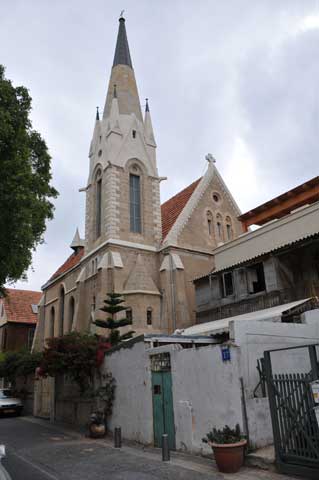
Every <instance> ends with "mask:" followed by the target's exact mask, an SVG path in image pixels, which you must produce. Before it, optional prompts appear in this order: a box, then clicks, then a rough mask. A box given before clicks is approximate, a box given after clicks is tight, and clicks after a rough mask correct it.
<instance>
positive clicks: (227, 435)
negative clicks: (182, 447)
mask: <svg viewBox="0 0 319 480" xmlns="http://www.w3.org/2000/svg"><path fill="white" fill-rule="evenodd" d="M203 442H204V443H208V445H210V446H211V447H212V449H213V452H214V457H215V461H216V464H217V467H218V470H219V471H220V472H223V473H236V472H238V470H239V469H240V467H241V466H242V465H243V463H244V453H245V447H246V445H247V440H245V439H244V438H243V435H242V434H241V432H240V428H239V425H238V424H237V425H236V427H235V428H234V429H231V428H230V427H229V426H228V425H226V426H225V427H224V428H223V429H221V430H217V429H216V428H213V430H212V431H210V432H208V433H207V434H206V437H204V438H203Z"/></svg>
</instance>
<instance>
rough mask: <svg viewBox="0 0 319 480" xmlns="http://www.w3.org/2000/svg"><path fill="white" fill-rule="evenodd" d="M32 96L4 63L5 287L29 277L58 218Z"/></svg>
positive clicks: (0, 276)
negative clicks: (45, 236)
mask: <svg viewBox="0 0 319 480" xmlns="http://www.w3.org/2000/svg"><path fill="white" fill-rule="evenodd" d="M30 112H31V97H30V95H29V93H28V90H27V89H26V88H25V87H14V86H13V85H12V83H11V81H10V80H8V79H6V78H5V75H4V67H3V66H2V65H0V171H1V182H0V199H1V210H0V292H2V293H4V284H5V283H6V282H13V281H16V280H18V279H20V278H24V277H25V272H26V270H27V269H28V267H29V266H30V264H31V261H32V251H33V250H34V249H35V247H36V246H37V245H38V244H39V243H41V242H42V240H43V233H44V231H45V222H46V220H47V219H52V218H53V210H54V207H53V204H52V203H51V202H50V200H49V199H50V198H56V197H57V195H58V192H57V191H56V190H55V189H54V188H53V187H52V186H51V185H50V181H51V169H50V160H51V158H50V155H49V153H48V149H47V146H46V143H45V141H44V140H43V139H42V137H41V136H40V134H39V133H38V132H36V131H35V130H33V129H32V124H31V120H30V118H29V117H30Z"/></svg>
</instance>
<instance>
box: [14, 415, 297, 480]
mask: <svg viewBox="0 0 319 480" xmlns="http://www.w3.org/2000/svg"><path fill="white" fill-rule="evenodd" d="M22 419H23V420H24V421H26V422H31V423H36V424H39V425H43V426H46V427H47V428H48V427H49V428H52V430H55V431H56V432H60V434H62V436H65V437H68V438H70V437H71V438H73V439H74V441H75V442H80V443H82V442H83V441H85V443H87V444H88V445H92V449H94V445H96V446H99V447H104V448H106V450H107V451H108V452H109V453H111V452H112V451H113V452H114V454H119V457H121V459H122V460H121V461H123V462H125V459H126V458H133V459H134V458H136V463H139V464H145V465H147V463H148V462H151V463H154V462H158V469H159V470H161V469H162V467H163V463H165V464H166V466H167V467H168V466H171V467H173V469H174V467H177V468H182V469H185V471H189V475H187V477H189V478H192V475H191V472H194V478H195V477H197V476H198V474H199V475H200V474H202V475H203V478H210V479H216V480H289V479H292V478H295V477H288V476H286V475H280V474H277V473H274V472H270V471H266V470H261V469H259V468H253V467H242V468H241V470H240V471H239V472H238V473H236V474H222V473H220V472H218V470H217V468H216V465H215V462H214V461H213V459H210V458H204V457H200V456H195V455H190V454H185V453H180V452H171V459H170V461H169V462H162V456H161V455H162V453H161V449H159V448H154V447H143V446H142V445H139V444H136V443H133V442H123V446H122V448H121V449H115V448H114V446H113V439H112V438H110V437H106V438H103V439H89V438H86V437H85V429H83V428H82V429H81V428H73V427H70V426H67V425H61V424H50V423H49V422H48V421H46V420H41V419H37V418H33V417H24V418H22ZM105 453H107V452H105ZM119 460H120V458H119ZM195 472H196V473H195ZM123 478H124V477H123ZM145 478H146V477H145ZM149 478H153V477H149ZM162 478H168V477H167V476H166V475H165V476H163V477H162ZM300 478H301V477H299V479H300Z"/></svg>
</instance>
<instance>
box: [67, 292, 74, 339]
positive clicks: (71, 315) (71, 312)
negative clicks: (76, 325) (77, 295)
mask: <svg viewBox="0 0 319 480" xmlns="http://www.w3.org/2000/svg"><path fill="white" fill-rule="evenodd" d="M74 310H75V302H74V297H71V298H70V300H69V321H68V332H71V331H72V326H73V319H74Z"/></svg>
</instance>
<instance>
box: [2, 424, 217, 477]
mask: <svg viewBox="0 0 319 480" xmlns="http://www.w3.org/2000/svg"><path fill="white" fill-rule="evenodd" d="M0 444H5V446H6V450H7V456H6V458H5V459H4V460H3V465H4V466H5V468H6V469H7V471H8V472H9V474H10V475H11V477H12V480H62V479H63V480H102V479H103V480H106V479H107V480H160V479H165V480H171V479H172V480H173V479H174V480H208V479H209V480H217V479H218V480H220V479H221V478H223V477H222V476H221V475H220V474H219V473H217V472H216V473H215V472H214V470H213V468H212V470H210V465H209V470H207V466H206V467H205V466H204V467H205V468H206V472H205V468H204V467H203V468H204V472H205V473H202V471H201V470H200V469H201V467H200V466H199V470H200V471H194V470H191V469H189V468H183V466H180V465H176V464H173V462H170V463H168V462H165V463H164V462H162V461H161V459H160V456H159V454H158V453H157V454H156V455H155V456H154V455H148V454H144V453H143V451H141V450H140V451H137V450H136V453H135V450H134V449H133V448H131V449H130V448H126V449H125V448H123V449H121V450H118V449H114V448H113V447H112V446H111V445H107V443H105V442H103V441H94V440H90V439H88V438H85V437H83V436H80V435H78V434H76V433H75V434H72V433H70V432H69V431H65V430H63V429H59V428H53V427H52V426H51V425H46V424H44V423H43V422H42V423H37V422H35V421H33V419H32V418H27V417H26V418H24V417H20V418H0ZM207 471H208V472H209V473H207Z"/></svg>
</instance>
